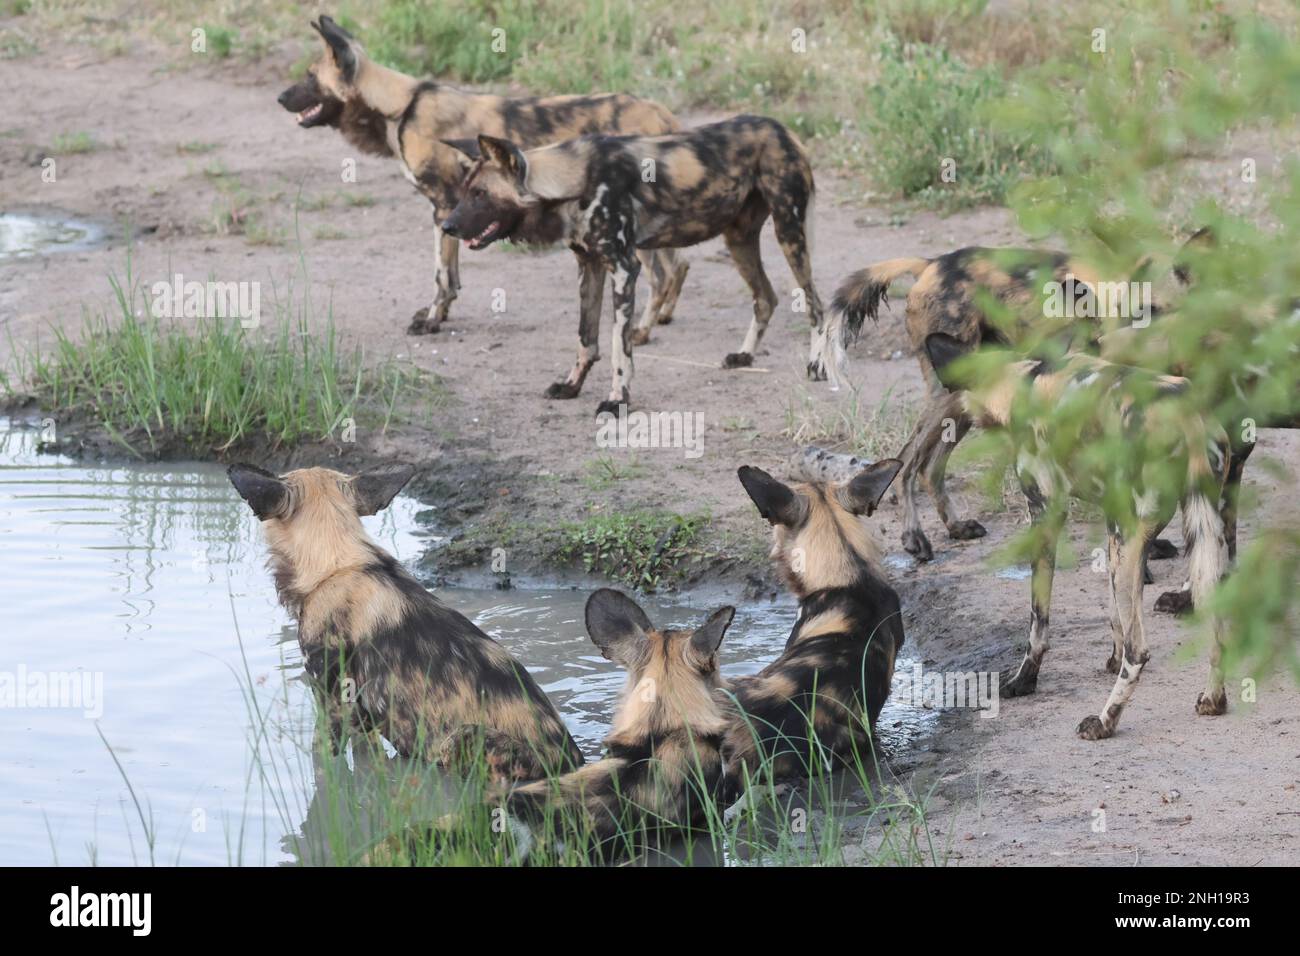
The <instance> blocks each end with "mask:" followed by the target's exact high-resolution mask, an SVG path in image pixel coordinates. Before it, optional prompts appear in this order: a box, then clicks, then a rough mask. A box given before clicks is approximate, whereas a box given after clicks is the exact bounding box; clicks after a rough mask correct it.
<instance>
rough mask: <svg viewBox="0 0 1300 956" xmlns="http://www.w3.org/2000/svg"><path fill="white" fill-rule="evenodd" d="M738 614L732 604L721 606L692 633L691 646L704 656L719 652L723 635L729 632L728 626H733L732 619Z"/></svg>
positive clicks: (707, 656)
mask: <svg viewBox="0 0 1300 956" xmlns="http://www.w3.org/2000/svg"><path fill="white" fill-rule="evenodd" d="M735 616H736V609H735V608H734V607H731V606H727V607H720V608H718V609H717V610H716V611H714V612H713V613H712V614H710V615H709V619H708V620H707V621H705V622H704V623H703V624H701V625H700V626H699V627H698V628H696V630H695V633H694V634H692V635H691V648H692V649H693V650H694V651H695V653H696V654H698V655H699V656H700V657H702V658H709V657H712V656H713V655H714V654H716V653H717V652H718V645H720V644H721V643H722V637H723V635H724V634H726V633H727V628H729V627H731V621H732V619H733V618H734V617H735Z"/></svg>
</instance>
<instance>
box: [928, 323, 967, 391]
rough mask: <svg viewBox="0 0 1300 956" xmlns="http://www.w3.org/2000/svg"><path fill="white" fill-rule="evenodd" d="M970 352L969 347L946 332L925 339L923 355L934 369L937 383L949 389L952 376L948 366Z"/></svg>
mask: <svg viewBox="0 0 1300 956" xmlns="http://www.w3.org/2000/svg"><path fill="white" fill-rule="evenodd" d="M970 351H971V349H970V347H969V346H968V345H966V344H965V343H963V342H961V341H960V340H959V339H955V338H953V337H952V336H951V335H949V334H948V333H947V332H931V333H930V334H929V335H927V336H926V337H925V354H926V356H927V357H928V358H929V359H930V364H931V365H932V366H933V367H934V374H936V375H938V376H939V381H940V382H942V383H943V384H944V385H945V386H946V387H949V388H951V387H952V383H953V374H952V369H951V368H950V366H951V365H952V363H953V362H955V361H957V359H959V358H961V357H962V356H964V355H966V354H967V353H969V352H970Z"/></svg>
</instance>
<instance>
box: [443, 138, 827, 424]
mask: <svg viewBox="0 0 1300 956" xmlns="http://www.w3.org/2000/svg"><path fill="white" fill-rule="evenodd" d="M458 145H460V146H461V147H462V148H463V149H464V150H465V152H466V154H467V156H469V157H470V158H471V159H473V160H474V164H473V166H472V167H471V168H470V169H469V172H468V175H467V177H466V182H465V198H464V199H463V200H462V201H461V203H460V205H459V206H457V208H456V211H455V212H454V213H453V214H452V215H451V216H450V217H449V218H448V220H447V222H446V223H445V224H444V226H445V228H446V229H448V230H450V231H452V232H454V233H455V234H456V235H459V236H462V237H465V238H467V239H469V240H471V243H477V244H478V245H487V244H489V243H491V242H494V241H496V240H498V239H505V238H528V237H530V236H532V235H535V234H540V235H542V236H544V237H546V238H548V239H549V238H563V239H564V240H565V241H566V242H568V244H569V245H570V246H571V247H572V248H573V249H574V251H575V252H576V253H577V254H578V257H579V259H581V260H583V262H584V265H583V273H582V285H581V290H580V301H581V313H582V326H581V331H580V334H579V342H578V357H577V361H576V363H575V364H574V366H573V369H572V370H571V371H570V372H569V374H568V376H567V377H566V378H565V379H564V380H563V381H561V382H557V383H555V384H554V385H552V386H551V392H552V393H553V394H556V395H560V396H564V397H571V396H573V395H576V394H578V392H579V390H580V389H581V388H582V384H583V381H584V380H585V379H586V377H587V373H588V371H590V369H591V366H592V363H593V362H595V360H596V358H597V357H598V355H599V350H598V346H597V339H598V332H599V322H600V305H601V294H600V293H601V289H602V285H603V277H604V276H605V275H606V274H608V275H610V276H612V278H613V286H614V335H613V343H614V346H613V348H614V368H613V377H612V382H611V386H610V392H609V396H608V398H607V400H606V401H604V402H602V403H601V405H600V408H599V409H598V412H600V411H614V410H616V409H617V406H618V405H620V404H622V403H625V402H627V401H628V400H629V396H630V386H631V381H632V347H633V345H634V344H635V343H636V341H637V336H636V334H635V333H636V330H635V328H634V327H633V323H632V313H633V306H634V299H635V290H636V280H637V275H638V272H639V269H640V266H639V262H638V259H637V253H638V251H644V250H653V249H670V248H681V247H685V246H693V245H695V244H697V243H700V242H704V241H705V240H707V239H711V238H713V237H715V236H718V235H721V236H722V237H723V239H724V241H725V242H726V245H727V250H728V252H729V253H730V254H731V259H732V262H733V263H735V265H736V268H737V270H739V272H740V274H741V277H742V278H744V280H745V282H746V284H747V285H748V286H749V288H750V291H751V293H752V294H753V302H754V314H753V320H752V321H751V322H750V325H749V331H748V332H747V333H746V335H745V339H744V341H743V342H742V344H741V346H740V350H739V351H738V352H733V353H731V354H729V355H727V356H726V358H725V359H724V361H723V366H724V367H725V368H740V367H744V366H748V365H751V364H752V363H753V360H754V354H755V352H756V350H757V349H758V345H759V342H760V341H761V339H762V337H763V333H764V331H766V329H767V324H768V320H769V319H770V318H771V316H772V313H773V312H774V311H775V309H776V306H777V303H778V301H779V300H778V297H777V294H776V292H775V291H774V290H773V288H772V284H771V282H770V281H768V278H767V275H766V273H765V272H764V271H763V264H762V260H761V258H760V256H759V235H760V232H761V231H762V228H763V225H764V223H765V222H766V221H767V220H768V218H769V217H770V218H771V219H772V221H773V223H774V224H775V227H776V238H777V242H778V243H779V244H780V246H781V249H782V251H783V252H784V253H785V257H786V261H787V262H788V263H789V265H790V270H791V272H793V273H794V279H795V283H796V285H797V289H796V295H795V301H796V302H797V303H798V306H797V307H802V308H803V309H804V310H805V311H806V312H807V314H808V320H809V323H810V325H811V327H812V333H811V335H812V339H811V345H810V350H809V356H808V365H807V369H808V374H809V375H810V376H811V377H812V378H815V379H823V378H825V377H826V376H827V374H828V373H829V374H830V375H831V376H832V377H836V376H837V375H838V363H839V357H840V354H841V352H842V342H841V336H840V335H839V334H838V331H837V330H836V331H832V330H828V329H827V328H826V326H825V325H824V323H823V321H822V306H821V300H820V299H819V298H818V296H817V291H816V288H815V287H814V285H813V277H812V259H811V255H812V245H811V218H812V213H813V198H814V187H813V174H812V167H811V165H810V164H809V161H808V156H807V153H806V152H805V151H804V148H803V146H802V145H801V144H800V143H799V141H798V139H796V138H795V136H794V134H793V133H791V132H790V131H789V130H788V129H786V128H785V127H784V126H782V125H781V124H780V123H778V122H776V121H775V120H771V119H766V118H764V117H761V116H737V117H735V118H733V119H729V120H724V121H722V122H720V123H710V124H709V125H707V126H700V127H697V128H696V129H691V130H686V131H684V132H680V133H670V134H666V135H663V136H585V137H581V138H578V139H574V140H569V141H567V142H563V143H557V144H555V145H553V146H548V147H543V148H541V149H531V150H527V151H524V150H521V149H520V148H519V147H518V145H516V144H514V143H510V142H508V141H505V140H502V139H499V138H495V137H490V136H481V137H479V139H478V141H477V143H459V144H458Z"/></svg>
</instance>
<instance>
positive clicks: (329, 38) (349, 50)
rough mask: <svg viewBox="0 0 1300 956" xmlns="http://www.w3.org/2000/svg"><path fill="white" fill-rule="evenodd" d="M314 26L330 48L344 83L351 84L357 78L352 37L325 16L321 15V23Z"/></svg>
mask: <svg viewBox="0 0 1300 956" xmlns="http://www.w3.org/2000/svg"><path fill="white" fill-rule="evenodd" d="M312 26H313V27H315V28H316V32H317V33H319V34H320V35H321V38H322V39H323V40H324V41H325V43H326V45H327V46H328V47H329V48H330V53H331V54H332V55H333V57H334V65H335V66H337V67H338V68H339V73H340V74H341V75H342V77H343V81H344V82H345V83H351V82H352V81H353V80H355V79H356V77H357V52H356V50H354V49H353V47H352V37H351V35H350V34H349V33H348V31H346V30H344V29H343V28H342V27H341V26H339V25H338V24H337V23H335V22H334V20H333V19H331V18H330V17H327V16H325V15H324V14H322V15H321V18H320V22H319V23H313V24H312Z"/></svg>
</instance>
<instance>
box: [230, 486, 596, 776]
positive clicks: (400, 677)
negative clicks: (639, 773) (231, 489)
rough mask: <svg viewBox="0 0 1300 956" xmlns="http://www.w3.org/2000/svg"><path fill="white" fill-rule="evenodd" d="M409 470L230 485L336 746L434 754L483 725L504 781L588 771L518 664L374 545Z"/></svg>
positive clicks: (551, 709) (561, 724)
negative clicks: (348, 735) (252, 519)
mask: <svg viewBox="0 0 1300 956" xmlns="http://www.w3.org/2000/svg"><path fill="white" fill-rule="evenodd" d="M413 473H414V469H413V468H411V466H409V465H394V466H389V467H381V468H377V469H373V470H370V471H365V472H362V473H361V474H359V475H355V476H349V475H345V474H341V473H340V472H337V471H330V470H329V469H326V468H304V469H299V470H297V471H291V472H289V473H287V474H285V475H283V476H279V477H277V476H276V475H273V474H271V473H270V472H267V471H263V470H262V469H260V468H256V467H254V466H252V465H233V466H231V468H230V469H229V472H228V474H229V476H230V481H231V483H232V484H233V485H234V486H235V489H236V490H237V491H238V492H239V494H240V496H241V497H243V499H244V500H245V501H246V502H248V505H249V507H250V508H252V510H253V513H254V514H256V515H257V517H258V519H259V520H260V521H261V522H262V528H263V530H264V531H265V532H266V541H267V546H268V548H269V549H270V564H271V567H272V570H273V572H274V575H275V587H276V590H277V591H278V592H279V595H280V601H281V603H283V604H284V606H285V607H286V608H287V609H288V610H289V611H290V613H292V614H293V615H294V617H295V618H296V619H297V621H298V643H299V645H300V646H301V647H302V654H303V664H304V667H305V669H306V671H307V674H308V676H309V678H310V680H311V682H312V684H313V688H314V690H315V691H316V694H317V698H318V700H319V702H320V704H321V707H322V710H323V712H324V714H325V715H326V717H327V719H328V721H329V729H330V736H331V743H332V744H333V745H334V746H335V747H336V748H337V747H338V746H339V745H341V743H342V741H343V737H344V735H345V732H346V731H347V730H348V729H350V728H349V725H351V726H352V727H353V728H355V729H358V730H361V731H364V732H366V733H370V732H378V733H380V734H382V735H383V736H384V737H385V738H387V739H388V741H389V742H390V743H391V744H392V745H393V746H394V747H395V748H396V749H397V751H398V753H400V754H403V755H405V756H418V757H425V758H435V757H436V756H437V755H438V753H439V748H440V746H441V745H442V742H443V740H444V738H446V737H447V735H449V734H458V733H461V732H462V729H463V728H464V727H467V726H469V727H479V728H483V729H484V731H486V732H488V733H489V734H491V735H493V739H494V740H496V741H498V742H502V743H503V744H504V747H503V751H502V755H501V756H500V757H499V762H500V763H503V764H506V767H505V768H504V770H503V771H502V773H503V775H506V776H511V777H514V778H515V779H521V780H531V779H535V778H537V777H540V776H543V775H544V773H545V772H547V771H551V772H554V771H557V770H563V769H567V768H570V767H578V766H581V765H582V762H583V759H582V752H581V751H580V750H579V749H578V746H577V744H575V743H574V741H573V738H572V737H570V736H569V732H568V730H567V729H566V728H565V726H564V722H563V721H562V720H561V719H560V716H559V714H558V713H556V711H555V708H554V707H553V706H552V705H551V702H550V700H548V699H547V697H546V695H545V694H544V693H542V690H541V688H539V687H538V686H537V683H536V682H535V681H534V680H533V678H532V677H531V676H530V675H529V674H528V671H526V670H525V669H524V668H523V666H522V665H521V664H519V663H518V662H517V661H515V660H514V659H513V658H512V657H511V656H510V654H509V653H507V652H506V650H505V648H503V647H502V646H501V645H500V644H498V643H496V642H495V641H494V640H492V639H491V638H490V637H488V636H487V635H486V634H484V633H483V632H482V631H480V630H479V629H478V628H477V627H475V626H474V625H473V624H472V623H471V622H470V621H468V620H467V619H466V618H464V617H463V616H462V615H460V614H458V613H456V612H455V611H453V610H451V609H450V608H448V607H446V606H445V605H444V604H443V603H442V602H441V601H439V600H438V599H437V598H435V597H434V596H433V595H432V594H430V593H429V592H428V591H426V590H425V589H424V588H423V587H422V586H421V585H420V584H419V582H417V581H416V580H415V578H413V577H411V575H410V574H408V573H407V571H406V569H405V568H403V567H402V566H401V564H399V563H398V562H397V560H396V559H395V558H393V557H392V555H390V554H388V553H387V552H385V551H384V550H383V549H381V548H380V547H379V546H378V545H376V544H375V543H374V542H373V541H372V540H371V539H370V537H369V536H368V535H367V534H366V532H365V530H364V529H363V528H362V526H361V516H363V515H372V514H375V513H377V512H378V511H381V510H382V509H383V508H385V507H387V506H388V504H389V502H390V501H392V499H393V498H394V497H395V496H396V495H397V493H398V492H399V491H400V490H401V489H402V487H403V486H404V485H405V484H406V483H407V481H409V480H410V478H411V476H412V474H413Z"/></svg>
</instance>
